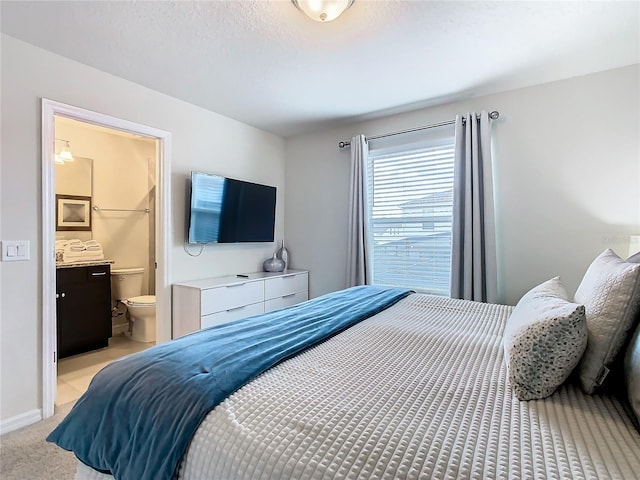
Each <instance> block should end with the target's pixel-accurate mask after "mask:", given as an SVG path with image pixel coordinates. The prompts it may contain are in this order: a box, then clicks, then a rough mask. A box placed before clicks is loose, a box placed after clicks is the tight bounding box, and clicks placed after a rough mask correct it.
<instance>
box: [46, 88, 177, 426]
mask: <svg viewBox="0 0 640 480" xmlns="http://www.w3.org/2000/svg"><path fill="white" fill-rule="evenodd" d="M42 120H43V128H42V137H43V143H42V160H43V231H42V232H43V234H42V235H43V284H42V287H43V288H42V291H43V296H42V298H43V417H45V418H46V417H48V416H50V415H52V414H53V412H54V405H60V404H63V403H67V402H68V401H71V400H74V399H76V398H77V397H78V396H79V395H80V394H81V393H83V391H84V390H85V389H86V387H87V386H88V383H89V381H90V379H91V378H92V376H93V375H94V374H95V373H96V372H97V371H98V370H99V369H101V368H102V367H104V366H105V365H106V364H107V363H109V362H111V361H113V360H115V359H116V358H119V357H121V356H123V355H127V354H129V353H133V352H136V351H139V350H143V349H145V348H148V347H149V346H151V345H153V344H155V343H156V342H157V343H161V342H163V341H166V340H169V339H170V338H171V314H170V310H169V309H170V307H169V306H170V298H169V295H170V290H169V289H170V286H169V283H168V258H167V256H168V241H169V237H170V235H169V231H170V222H169V219H170V215H169V209H170V202H169V195H170V192H169V185H168V183H169V172H170V169H169V143H170V134H169V133H168V132H164V131H161V130H157V129H154V128H151V127H147V126H145V125H139V124H135V123H132V122H129V121H126V120H122V119H117V118H114V117H110V116H107V115H103V114H99V113H96V112H91V111H87V110H84V109H80V108H77V107H73V106H69V105H64V104H60V103H58V102H53V101H50V100H46V99H43V103H42ZM54 251H55V259H54V258H52V257H51V252H54ZM85 270H86V272H85ZM109 271H112V272H113V271H118V272H121V273H122V275H117V277H118V278H121V279H123V278H125V277H126V279H127V281H126V282H124V283H125V284H126V286H127V295H128V296H129V297H130V298H129V300H131V299H133V300H136V301H137V302H138V303H135V302H134V303H131V304H130V305H131V306H127V304H126V303H124V302H126V301H127V299H125V298H122V299H121V300H123V301H124V302H117V300H119V299H120V298H119V297H118V296H116V295H114V296H113V299H111V298H109V299H108V302H109V305H110V306H115V307H116V308H114V309H113V311H112V312H111V311H110V312H109V313H108V315H109V318H107V319H104V310H105V308H104V304H105V303H104V292H107V295H109V294H108V290H109V286H110V285H111V283H112V282H109V279H108V278H107V275H108V272H109ZM131 272H135V275H129V273H131ZM105 274H107V275H105ZM138 277H139V278H138ZM85 278H87V279H89V280H90V282H89V283H87V282H85V281H84V279H85ZM65 279H70V280H69V281H70V282H71V284H70V285H69V286H68V287H66V288H68V289H69V290H66V288H65V292H61V290H60V286H59V285H58V289H56V283H57V282H60V281H63V282H66V281H67V280H65ZM131 279H138V280H139V286H138V287H136V286H135V285H134V286H133V288H134V289H136V288H137V290H136V292H134V293H133V295H134V296H135V298H133V297H131V295H132V293H131V288H132V287H131V285H130V283H131V282H130V280H131ZM74 281H76V286H80V287H81V290H80V291H79V292H78V293H77V295H78V296H82V302H81V303H83V305H82V306H79V307H80V308H68V309H67V312H69V311H71V312H72V313H73V312H76V313H78V312H79V310H84V311H83V312H81V313H82V315H81V317H82V316H83V318H79V319H78V318H76V319H71V323H70V324H67V323H65V324H64V326H62V328H60V329H59V328H58V327H60V326H61V325H60V324H59V321H60V319H59V318H57V310H59V308H58V307H59V306H60V303H59V302H60V301H61V300H64V301H65V302H66V303H67V304H70V303H71V302H72V300H71V295H70V294H67V293H66V292H69V291H73V288H75V287H74V284H73V282H74ZM134 283H135V282H134ZM100 288H104V290H103V291H102V293H100ZM88 289H93V290H88ZM96 289H97V290H96ZM111 290H117V289H111ZM96 292H97V293H96ZM63 293H64V294H65V297H64V298H61V295H62V294H63ZM154 294H155V308H154V309H155V320H154V321H153V325H150V320H149V315H148V314H147V312H148V311H149V310H150V308H152V307H150V306H149V305H147V303H148V302H149V301H150V299H153V296H154ZM90 295H96V298H98V297H100V295H102V297H101V298H102V300H99V301H98V304H97V306H98V309H99V314H97V315H96V314H94V313H93V312H87V309H88V308H89V307H87V306H86V305H87V298H88V297H89V296H90ZM56 296H57V297H58V298H56ZM76 298H78V297H76ZM112 300H113V301H112ZM140 302H142V303H143V304H142V306H141V303H140ZM109 309H110V310H111V308H110V307H109ZM133 311H136V313H138V312H145V314H147V316H146V317H145V320H144V321H139V318H138V317H136V318H134V323H133V325H134V326H135V325H137V326H138V327H140V326H142V325H147V324H148V325H147V326H146V328H145V330H144V331H143V334H142V335H141V333H140V332H141V330H140V328H138V330H137V337H136V335H134V336H133V337H134V338H137V340H139V341H135V340H132V335H131V333H132V329H131V327H132V323H131V321H130V320H131V318H132V317H131V313H132V312H133ZM61 315H62V314H61ZM65 315H66V314H65ZM112 315H113V318H111V316H112ZM71 316H73V315H71ZM99 317H100V318H101V320H100V322H102V323H101V325H102V326H101V327H100V329H102V330H101V331H102V332H103V333H104V328H105V326H104V325H105V323H104V322H109V331H108V334H107V336H109V335H111V338H106V337H104V336H101V335H102V334H98V337H95V339H94V340H90V341H88V340H86V339H85V338H89V337H86V335H89V334H88V333H87V332H88V330H89V328H88V327H87V325H86V324H85V323H83V322H89V321H94V319H97V318H99ZM64 318H65V322H67V320H68V318H67V317H66V316H65V317H64ZM73 322H75V323H73ZM69 325H71V327H70V326H69ZM85 327H86V329H85ZM92 328H93V327H92ZM75 329H85V330H84V331H83V333H82V335H74V332H75V331H76V330H75ZM153 330H155V331H153ZM70 332H71V333H70ZM149 332H152V333H153V337H154V338H153V339H152V338H151V337H150V333H149ZM134 333H136V332H135V330H134ZM90 334H91V335H93V334H94V333H93V332H90ZM59 335H62V336H63V337H64V336H65V335H67V337H66V340H69V339H70V340H71V342H67V341H65V339H62V340H63V341H62V342H60V340H61V338H60V337H59ZM80 337H82V338H83V340H81V341H80V340H79V338H80ZM92 338H93V337H92ZM104 341H106V342H107V344H104V343H103V342H104ZM74 342H75V343H74ZM83 342H84V343H83ZM87 342H88V343H87ZM92 342H97V343H92ZM63 344H64V348H63V347H62V345H63ZM93 346H95V347H97V348H95V349H94V348H93ZM101 347H107V348H101ZM63 356H65V357H66V358H58V357H63Z"/></svg>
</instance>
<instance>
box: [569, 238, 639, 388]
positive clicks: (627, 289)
mask: <svg viewBox="0 0 640 480" xmlns="http://www.w3.org/2000/svg"><path fill="white" fill-rule="evenodd" d="M574 301H575V302H577V303H581V304H583V305H584V306H585V309H586V316H587V331H588V334H589V340H588V342H587V349H586V351H585V353H584V356H583V357H582V360H581V361H580V364H579V365H578V369H577V371H578V376H579V380H580V386H581V387H582V390H583V391H584V392H585V393H588V394H594V393H597V391H598V389H599V387H600V386H601V385H602V384H603V382H604V380H605V379H606V377H607V375H608V374H609V370H610V368H611V366H612V365H613V364H614V362H615V360H616V357H617V356H618V354H619V353H620V350H621V349H622V347H623V346H624V344H625V341H626V340H627V338H628V336H629V335H630V333H631V330H632V328H633V325H634V323H635V319H636V315H637V314H638V309H639V308H640V264H639V263H629V262H626V261H624V260H622V259H621V258H620V257H618V255H616V254H615V253H614V252H613V251H612V250H611V249H607V250H605V251H604V252H603V253H602V254H600V255H599V256H598V257H597V258H596V259H595V260H594V261H593V263H592V264H591V265H590V266H589V268H588V269H587V272H586V273H585V274H584V278H583V279H582V282H581V283H580V286H579V287H578V290H577V291H576V295H575V298H574Z"/></svg>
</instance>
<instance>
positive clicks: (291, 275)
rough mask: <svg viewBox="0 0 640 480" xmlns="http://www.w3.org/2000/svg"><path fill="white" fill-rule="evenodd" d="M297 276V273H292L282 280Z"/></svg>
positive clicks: (284, 276)
mask: <svg viewBox="0 0 640 480" xmlns="http://www.w3.org/2000/svg"><path fill="white" fill-rule="evenodd" d="M295 276H296V274H295V273H290V274H289V275H283V276H282V277H281V278H291V277H295Z"/></svg>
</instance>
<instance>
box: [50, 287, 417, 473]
mask: <svg viewBox="0 0 640 480" xmlns="http://www.w3.org/2000/svg"><path fill="white" fill-rule="evenodd" d="M409 293H410V292H409V291H408V290H404V289H388V288H380V287H373V286H365V287H353V288H350V289H347V290H342V291H340V292H336V293H331V294H328V295H324V296H322V297H318V298H316V299H314V300H310V301H308V302H305V303H303V304H299V305H296V306H293V307H290V308H286V309H282V310H276V311H274V312H269V313H266V314H264V315H258V316H255V317H250V318H246V319H243V320H238V321H236V322H231V323H227V324H223V325H217V326H214V327H211V328H208V329H206V330H201V331H199V332H196V333H193V334H191V335H187V336H186V337H182V338H179V339H177V340H173V341H171V342H167V343H164V344H162V345H158V346H156V347H153V348H151V349H149V350H146V351H144V352H141V353H137V354H134V355H130V356H128V357H124V358H122V359H120V360H117V361H115V362H113V363H111V364H110V365H108V366H106V367H105V368H104V369H102V370H101V371H100V372H98V374H97V375H96V376H95V377H94V378H93V380H92V381H91V384H90V385H89V389H88V390H87V392H86V393H85V394H84V395H83V396H82V397H81V398H80V399H79V400H78V401H77V403H76V404H75V406H74V407H73V409H72V410H71V412H69V414H68V415H67V417H66V418H65V419H64V420H63V421H62V422H61V423H60V425H59V426H58V427H57V428H56V429H55V430H54V431H53V432H51V434H49V436H48V437H47V441H50V442H54V443H56V444H58V445H59V446H60V447H62V448H64V449H65V450H71V451H73V452H74V453H75V455H76V456H77V457H78V459H80V461H82V462H83V463H85V464H87V465H89V466H91V467H93V468H95V469H96V470H100V471H103V472H111V473H112V474H113V476H114V477H115V478H116V479H123V480H132V479H135V480H161V479H171V478H174V477H175V476H177V473H178V466H179V464H180V460H181V458H182V456H183V455H184V453H185V452H186V450H187V447H188V446H189V443H190V442H191V439H192V438H193V436H194V434H195V432H196V429H197V428H198V426H199V425H200V423H201V422H202V420H203V419H204V417H205V416H206V415H207V413H209V412H210V411H211V410H212V409H213V408H214V407H215V406H216V405H217V404H219V403H220V402H221V401H222V400H224V399H225V398H226V397H227V396H229V395H230V394H231V393H233V392H234V391H236V390H237V389H239V388H240V387H242V386H243V385H245V384H246V383H247V382H249V381H250V380H251V379H253V378H255V377H256V376H257V375H259V374H260V373H262V372H264V371H265V370H267V369H269V368H271V367H272V366H274V365H275V364H277V363H279V362H281V361H282V360H285V359H287V358H290V357H292V356H294V355H295V354H297V353H299V352H301V351H303V350H305V349H307V348H309V347H311V346H313V345H316V344H318V343H319V342H321V341H323V340H325V339H327V338H329V337H330V336H332V335H335V334H336V333H338V332H341V331H343V330H345V329H346V328H348V327H350V326H352V325H354V324H356V323H358V322H360V321H362V320H364V319H365V318H368V317H370V316H372V315H375V314H376V313H378V312H381V311H382V310H384V309H385V308H388V307H389V306H391V305H393V304H394V303H396V302H397V301H399V300H400V299H402V298H404V297H406V296H407V295H408V294H409Z"/></svg>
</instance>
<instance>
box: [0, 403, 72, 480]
mask: <svg viewBox="0 0 640 480" xmlns="http://www.w3.org/2000/svg"><path fill="white" fill-rule="evenodd" d="M73 404H74V402H69V403H66V404H64V405H61V406H60V407H56V413H55V414H54V415H53V416H52V417H50V418H47V419H46V420H42V421H40V422H38V423H36V424H33V425H30V426H28V427H25V428H22V429H20V430H16V431H15V432H11V433H7V434H5V435H2V436H0V478H1V479H2V480H52V479H55V480H73V478H74V476H75V471H76V463H77V460H76V457H75V456H74V455H73V453H71V452H67V451H65V450H63V449H61V448H60V447H58V446H57V445H54V444H52V443H49V442H46V441H45V438H46V436H47V435H49V433H50V432H51V430H53V429H54V428H55V427H56V425H58V423H60V421H61V420H62V419H63V418H64V417H65V415H66V414H67V413H68V412H69V410H71V407H72V406H73Z"/></svg>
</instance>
